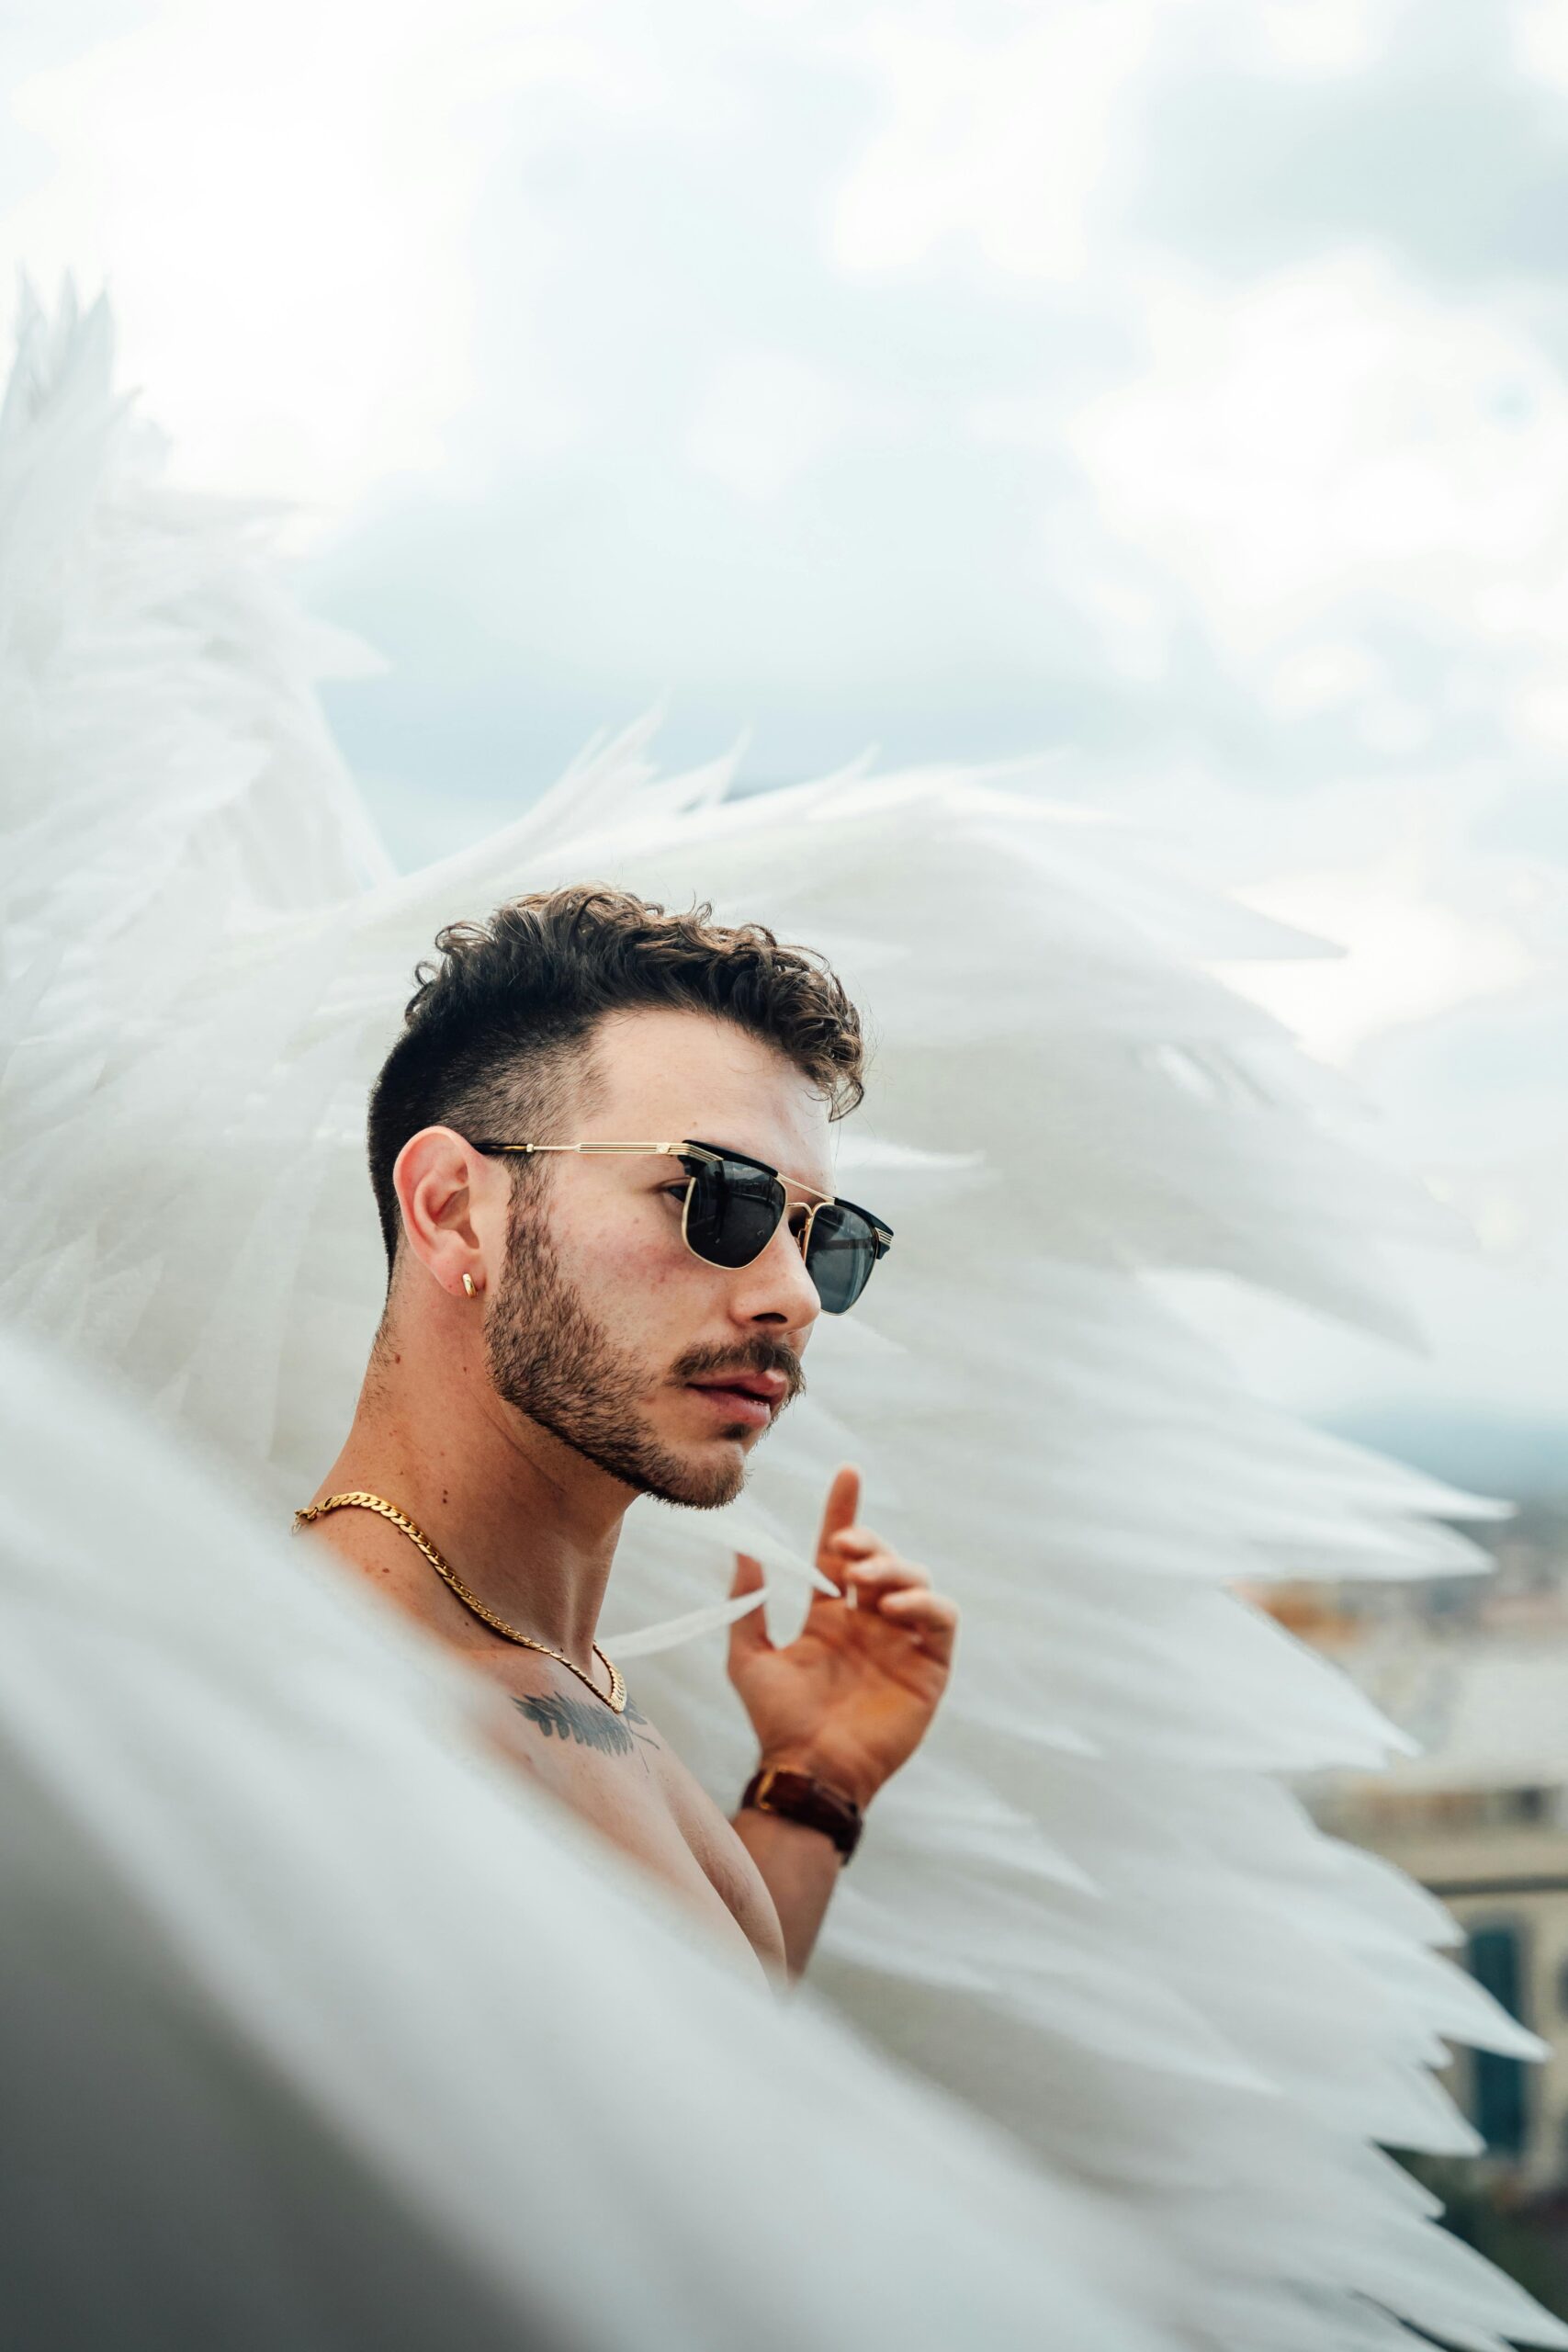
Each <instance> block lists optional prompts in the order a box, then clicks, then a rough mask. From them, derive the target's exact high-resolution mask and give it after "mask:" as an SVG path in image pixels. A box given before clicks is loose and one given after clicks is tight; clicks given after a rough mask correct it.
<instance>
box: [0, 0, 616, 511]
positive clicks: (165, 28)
mask: <svg viewBox="0 0 1568 2352" xmlns="http://www.w3.org/2000/svg"><path fill="white" fill-rule="evenodd" d="M528 90H534V91H536V92H538V93H540V94H541V96H548V98H549V100H550V103H551V105H552V106H558V104H559V102H560V97H561V94H562V93H563V92H571V91H579V92H581V91H584V90H587V91H591V92H592V99H593V103H594V105H595V106H596V107H600V108H611V109H614V108H615V107H623V108H632V109H635V108H636V107H637V106H638V105H639V104H641V103H644V102H645V97H644V94H643V92H642V91H641V89H640V88H639V86H638V79H637V64H636V61H635V59H634V58H632V57H629V56H628V57H626V58H624V59H622V60H621V61H620V62H619V63H617V62H616V58H615V52H614V50H613V48H611V50H610V51H609V53H608V54H606V52H605V48H604V45H603V44H601V45H599V46H595V45H594V44H593V43H592V41H591V40H589V39H588V37H587V35H586V33H585V32H584V30H583V29H582V27H581V17H580V12H579V11H578V10H576V9H575V8H574V7H573V6H572V5H571V0H532V5H530V6H526V7H519V6H516V5H513V0H454V5H453V6H448V7H447V8H446V9H445V10H443V11H442V12H440V14H439V15H435V14H433V13H432V11H431V10H430V9H429V8H428V7H427V6H424V5H423V0H335V5H333V6H326V7H323V6H319V5H317V0H271V5H269V6H268V7H267V8H265V10H262V9H243V8H233V7H227V6H213V5H211V0H172V5H165V6H162V7H160V8H159V9H158V10H157V11H156V12H154V13H152V14H150V15H149V16H148V17H147V18H146V20H145V21H144V22H143V23H142V24H141V25H140V26H138V27H137V28H134V29H133V30H131V31H130V32H129V33H125V34H122V35H120V36H119V37H118V38H115V39H113V40H103V41H99V42H97V43H96V45H94V46H93V47H91V48H89V49H88V50H86V51H85V52H83V53H81V54H79V55H76V56H73V57H70V58H68V59H66V60H64V61H62V62H58V63H56V64H54V65H52V66H50V67H48V68H46V69H43V70H39V71H37V72H35V73H33V74H30V75H29V76H28V78H27V79H26V80H25V81H23V82H22V83H21V84H20V85H18V86H17V88H16V89H15V90H14V91H13V92H12V95H11V110H12V113H13V115H14V116H15V117H16V119H17V121H18V122H19V123H20V125H21V126H22V127H23V128H24V129H25V130H28V132H30V133H31V134H32V135H33V136H34V138H35V139H36V140H37V141H39V142H41V143H42V145H43V147H44V148H45V149H46V150H48V151H49V152H50V153H51V154H52V156H53V159H54V161H53V168H52V170H51V171H50V172H49V173H48V175H46V176H45V177H44V178H43V180H42V181H41V182H40V183H39V185H37V186H36V187H33V188H32V189H31V190H30V191H29V192H28V194H27V195H26V196H25V197H24V198H22V199H21V200H20V201H18V202H17V203H16V204H15V205H14V206H13V207H12V208H11V209H9V210H8V211H7V212H6V214H5V216H4V217H3V218H0V260H4V261H5V262H6V263H7V264H8V265H9V268H8V271H7V274H8V275H9V276H12V277H14V275H15V271H16V268H17V266H22V267H25V268H26V269H27V270H28V273H29V274H30V275H32V276H33V277H35V279H37V280H38V281H39V283H40V285H41V287H42V288H43V290H44V291H45V292H46V293H49V292H51V291H52V288H53V285H54V283H55V281H56V279H57V277H59V275H60V274H61V273H62V272H63V271H64V270H66V269H69V270H71V271H72V272H73V275H74V276H75V277H76V278H77V282H78V286H79V288H81V290H82V292H83V294H84V296H85V297H90V296H91V295H92V294H93V293H95V292H96V290H97V287H98V285H99V283H100V282H107V287H108V288H109V292H110V295H111V298H112V300H113V301H114V305H115V309H116V312H117V315H118V320H119V322H120V329H121V335H122V349H123V355H124V358H123V372H124V374H125V376H126V377H127V378H128V379H129V380H130V381H131V382H133V383H138V384H140V385H141V386H143V387H144V388H145V394H146V398H147V401H148V405H149V407H150V409H151V411H152V413H154V414H155V415H156V416H157V417H158V418H159V420H160V422H161V423H162V424H164V425H165V426H166V427H167V428H168V429H169V430H170V432H171V434H172V435H173V439H174V445H175V462H176V464H177V468H178V469H179V471H180V473H181V475H182V477H183V478H185V479H188V480H191V481H197V482H203V483H210V484H212V485H213V486H215V487H220V488H222V489H226V490H234V491H252V490H254V491H259V492H268V493H276V494H278V495H282V496H286V497H289V498H297V499H302V500H305V501H309V502H316V503H319V504H320V505H321V507H322V509H323V510H325V512H326V513H327V514H328V515H344V514H347V513H348V512H349V511H351V510H352V509H353V507H354V506H355V503H356V502H358V501H360V500H362V499H363V498H365V497H366V496H367V494H369V493H370V492H372V491H374V490H376V489H377V488H378V487H380V486H383V485H384V484H385V483H386V482H387V481H389V479H391V478H393V477H396V476H401V475H408V474H419V473H421V472H428V471H430V470H433V469H436V468H438V467H440V466H441V465H442V464H443V463H445V462H446V460H447V458H449V457H450V456H451V455H452V454H453V450H454V426H455V423H456V421H457V419H458V418H459V417H460V416H461V414H462V412H463V410H464V408H465V406H466V405H467V403H468V401H469V400H470V399H471V397H472V395H473V391H474V366H473V357H472V341H473V333H474V321H475V311H476V305H477V303H478V301H479V289H478V288H477V285H476V282H475V262H474V256H473V251H472V229H473V218H474V213H475V209H476V207H477V204H478V202H479V195H480V191H481V189H482V187H483V185H484V182H485V178H486V175H487V173H488V172H489V171H490V170H491V167H492V164H493V161H494V158H495V156H496V154H497V153H498V151H499V150H500V148H501V147H502V144H503V142H504V141H505V140H506V139H507V137H508V136H509V135H510V134H511V133H512V132H513V130H514V129H515V125H514V124H513V121H512V120H511V118H510V115H509V107H510V105H511V104H512V102H513V101H514V100H515V99H516V97H517V96H518V94H519V93H520V92H524V91H528ZM541 111H542V112H544V111H547V110H546V109H542V110H541ZM536 264H537V254H536V253H534V252H531V251H529V250H526V249H525V250H520V251H518V252H517V253H516V254H514V256H513V269H512V274H511V282H510V284H509V286H508V288H507V289H506V299H507V300H509V301H510V302H512V303H513V304H514V305H516V306H517V307H518V309H519V310H520V311H522V310H525V305H526V300H527V288H528V285H529V281H530V275H531V272H532V271H533V269H534V268H535V267H536Z"/></svg>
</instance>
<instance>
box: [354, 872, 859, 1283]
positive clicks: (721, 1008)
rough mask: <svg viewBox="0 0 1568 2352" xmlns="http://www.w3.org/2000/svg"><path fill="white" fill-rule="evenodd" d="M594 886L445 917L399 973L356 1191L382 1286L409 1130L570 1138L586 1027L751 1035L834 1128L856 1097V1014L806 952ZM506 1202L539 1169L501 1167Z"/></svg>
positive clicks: (599, 1093)
mask: <svg viewBox="0 0 1568 2352" xmlns="http://www.w3.org/2000/svg"><path fill="white" fill-rule="evenodd" d="M712 914H713V908H712V906H711V904H709V903H708V902H707V901H704V902H703V904H702V905H700V906H697V907H694V909H693V910H692V911H691V912H690V913H689V914H667V913H666V912H665V910H664V909H663V908H662V907H661V906H658V905H656V904H654V903H652V902H651V901H649V900H648V899H639V898H637V897H636V896H634V894H633V893H632V892H631V891H629V890H621V889H616V888H614V887H612V886H611V885H609V884H605V883H593V882H581V883H572V884H571V885H570V886H569V887H568V888H564V889H560V890H536V891H533V892H531V893H530V894H529V895H528V896H527V897H526V898H522V899H512V900H511V901H509V903H508V904H507V905H505V906H503V907H498V908H497V909H496V910H495V912H494V913H493V914H492V915H491V916H490V917H489V919H488V920H487V921H485V922H453V923H448V924H446V927H445V928H444V929H443V930H441V931H439V932H438V933H436V936H435V945H436V947H437V949H438V950H439V952H440V958H441V960H440V962H439V963H438V964H429V963H426V962H421V963H419V964H417V965H416V966H415V967H414V978H415V979H416V980H418V981H419V983H420V985H419V987H418V988H417V989H416V990H415V991H414V994H413V995H412V997H411V998H410V999H409V1001H408V1003H407V1005H406V1006H405V1008H404V1012H403V1029H402V1034H401V1035H400V1037H399V1038H398V1040H397V1043H396V1044H395V1045H394V1046H393V1047H392V1049H391V1052H390V1053H389V1055H388V1056H387V1058H386V1060H385V1062H384V1063H383V1064H382V1066H381V1069H380V1073H379V1075H378V1078H377V1080H376V1082H375V1085H374V1086H373V1087H372V1089H371V1091H370V1110H369V1118H368V1122H367V1147H368V1151H369V1158H370V1182H371V1186H372V1189H373V1190H374V1192H375V1194H376V1206H377V1210H378V1214H379V1216H380V1219H381V1236H382V1239H383V1240H384V1242H385V1243H386V1249H387V1287H388V1290H389V1292H390V1289H391V1284H392V1275H393V1272H394V1271H395V1268H396V1264H397V1255H398V1245H399V1241H400V1238H401V1233H402V1216H401V1212H400V1208H399V1205H398V1196H397V1193H396V1191H395V1190H394V1188H393V1184H392V1168H393V1165H394V1163H395V1161H396V1159H397V1157H398V1154H399V1152H400V1151H401V1149H402V1148H403V1146H404V1144H405V1143H406V1142H407V1141H408V1139H409V1137H410V1136H412V1135H417V1134H418V1133H419V1131H420V1129H421V1128H422V1127H431V1126H446V1127H454V1128H456V1130H457V1133H458V1134H459V1135H461V1136H468V1137H469V1138H470V1139H472V1138H475V1137H479V1136H504V1137H506V1138H507V1139H508V1140H514V1141H516V1142H518V1143H547V1142H568V1143H570V1142H575V1141H576V1140H577V1137H576V1136H567V1135H564V1134H562V1133H561V1132H560V1122H561V1121H562V1120H563V1119H564V1118H566V1117H567V1116H568V1115H569V1114H570V1113H571V1112H572V1111H573V1110H575V1112H576V1114H577V1115H579V1116H580V1117H581V1116H584V1115H590V1116H591V1115H592V1112H593V1111H594V1109H595V1108H596V1107H597V1105H598V1103H600V1102H601V1101H602V1100H603V1079H602V1073H601V1072H600V1070H599V1069H598V1066H597V1064H596V1063H595V1062H594V1060H593V1057H592V1034H593V1031H594V1029H595V1027H596V1025H597V1024H598V1023H599V1022H600V1021H601V1020H602V1019H603V1018H604V1016H605V1015H606V1014H607V1013H611V1012H626V1011H629V1010H631V1009H633V1008H634V1007H638V1006H644V1005H648V1006H666V1007H668V1006H676V1007H687V1008H690V1009H691V1010H692V1011H694V1012H707V1013H711V1014H716V1015H717V1016H718V1017H719V1018H720V1019H722V1020H726V1021H731V1022H734V1023H736V1024H737V1026H739V1028H741V1029H744V1030H746V1031H748V1032H749V1033H750V1035H752V1036H755V1037H761V1038H762V1039H764V1040H765V1041H766V1042H767V1043H768V1044H769V1045H772V1046H776V1047H777V1049H778V1051H779V1052H780V1053H781V1054H782V1055H783V1056H784V1057H785V1058H786V1059H787V1060H789V1061H791V1062H793V1063H794V1064H795V1068H796V1069H799V1070H800V1071H802V1072H803V1073H804V1074H805V1075H806V1076H807V1078H809V1079H810V1080H811V1081H812V1082H813V1084H814V1085H816V1086H817V1087H818V1088H819V1089H820V1091H822V1093H823V1095H824V1096H825V1098H826V1099H827V1101H828V1103H829V1118H830V1119H841V1118H844V1117H846V1116H847V1115H848V1114H849V1113H850V1112H852V1111H853V1110H854V1109H855V1108H856V1107H857V1106H858V1104H859V1103H860V1101H861V1099H862V1096H863V1091H864V1089H863V1084H862V1071H863V1067H864V1046H863V1040H862V1035H861V1023H860V1015H859V1014H858V1012H856V1010H855V1008H854V1006H853V1005H852V1003H851V1002H850V1001H849V998H848V997H847V996H846V995H845V993H844V989H843V987H842V985H841V983H840V981H839V980H838V978H836V977H835V976H834V974H833V973H832V972H831V971H830V970H829V968H828V967H827V964H826V963H825V961H824V960H823V959H822V958H821V957H820V956H818V954H817V952H816V951H815V950H814V949H811V948H803V947H789V946H781V944H779V942H778V940H777V939H776V938H775V937H774V935H773V933H772V932H771V931H769V930H768V929H767V928H766V926H765V925H764V924H762V923H760V922H747V923H741V924H739V925H737V926H734V927H731V926H728V925H726V924H723V923H715V922H712V921H711V917H712ZM511 1165H512V1170H513V1198H514V1199H515V1198H516V1197H518V1195H519V1194H520V1193H522V1192H523V1191H524V1189H525V1187H526V1186H527V1185H528V1184H529V1182H531V1181H532V1182H542V1181H543V1165H542V1163H541V1162H539V1161H536V1160H533V1159H527V1158H525V1156H523V1155H522V1154H521V1153H520V1154H518V1155H517V1156H516V1157H515V1158H514V1159H513V1161H512V1163H511Z"/></svg>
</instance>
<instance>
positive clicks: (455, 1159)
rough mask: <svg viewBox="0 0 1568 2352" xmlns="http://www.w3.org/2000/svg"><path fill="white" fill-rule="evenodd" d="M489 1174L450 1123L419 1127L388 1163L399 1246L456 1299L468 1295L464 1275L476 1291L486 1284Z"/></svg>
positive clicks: (482, 1159) (478, 1155)
mask: <svg viewBox="0 0 1568 2352" xmlns="http://www.w3.org/2000/svg"><path fill="white" fill-rule="evenodd" d="M494 1173H495V1171H494V1170H492V1169H491V1166H490V1164H489V1162H488V1161H487V1160H486V1159H485V1156H484V1154H483V1153H482V1152H478V1151H476V1150H475V1149H474V1148H473V1146H472V1145H471V1144H470V1143H468V1141H467V1140H466V1138H465V1137H464V1136H460V1135H459V1134H458V1133H457V1129H456V1128H455V1127H443V1126H431V1127H421V1128H420V1129H419V1130H418V1132H417V1134H414V1135H412V1136H410V1137H409V1139H408V1141H407V1143H405V1144H404V1146H403V1148H402V1149H401V1150H400V1152H399V1154H398V1156H397V1159H395V1160H394V1161H393V1163H392V1186H393V1190H394V1191H395V1192H396V1193H397V1196H398V1207H399V1209H400V1213H401V1216H402V1225H403V1248H404V1250H407V1251H408V1252H409V1254H410V1257H411V1258H412V1259H417V1261H419V1263H420V1264H421V1265H422V1266H423V1268H424V1269H425V1271H426V1272H428V1273H429V1274H430V1275H431V1276H432V1277H433V1278H434V1281H435V1282H436V1283H438V1284H439V1285H440V1287H441V1288H442V1289H443V1290H444V1291H446V1292H448V1293H449V1294H450V1295H452V1296H454V1297H456V1298H466V1297H467V1296H468V1290H467V1288H466V1286H465V1284H464V1282H463V1276H464V1275H465V1274H467V1275H468V1277H469V1280H470V1282H471V1283H473V1285H474V1289H475V1292H476V1293H477V1292H480V1291H483V1290H485V1289H486V1288H487V1287H488V1279H487V1266H486V1255H487V1252H486V1246H485V1238H484V1232H485V1229H486V1228H487V1227H491V1226H492V1225H493V1223H494V1219H493V1216H487V1215H486V1213H485V1212H486V1209H487V1208H489V1207H491V1205H492V1204H491V1202H490V1199H489V1196H490V1194H491V1191H492V1190H493V1181H492V1180H493V1177H494ZM410 1271H411V1272H412V1267H411V1270H410Z"/></svg>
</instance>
